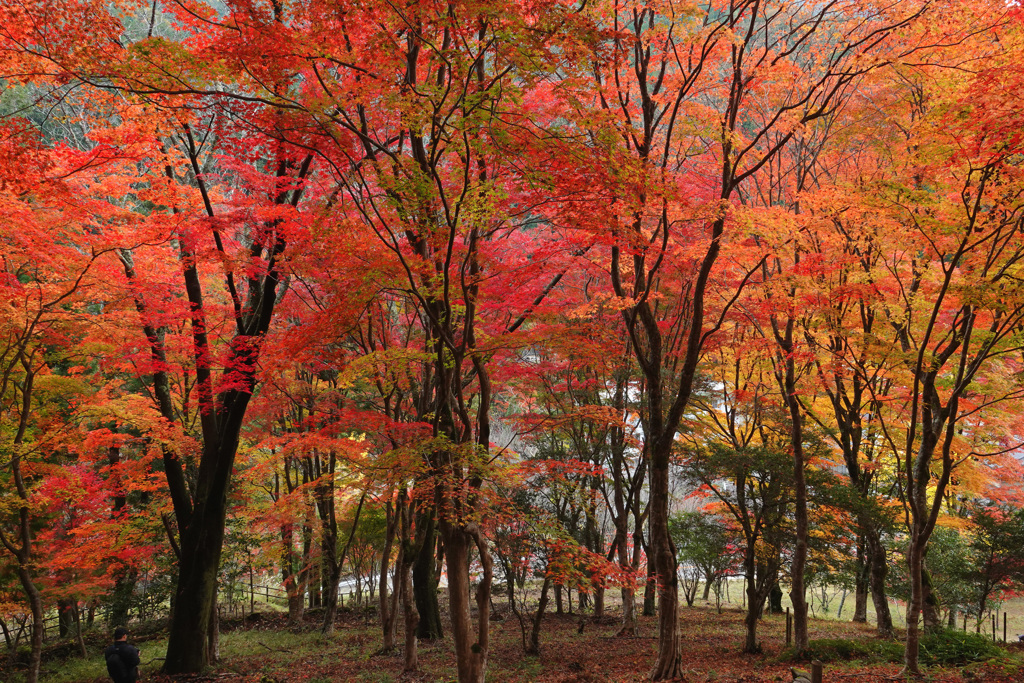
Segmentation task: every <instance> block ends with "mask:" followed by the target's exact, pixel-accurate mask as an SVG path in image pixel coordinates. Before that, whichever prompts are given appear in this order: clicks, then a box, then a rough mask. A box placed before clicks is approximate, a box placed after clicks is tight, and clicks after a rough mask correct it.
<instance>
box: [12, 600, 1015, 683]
mask: <svg viewBox="0 0 1024 683" xmlns="http://www.w3.org/2000/svg"><path fill="white" fill-rule="evenodd" d="M503 607H504V605H502V604H498V605H496V609H495V611H496V612H497V613H498V614H499V615H505V616H506V618H504V619H503V620H499V621H493V622H492V624H491V627H492V629H491V652H490V657H489V666H488V677H487V678H488V680H489V681H494V682H496V683H526V682H529V681H538V682H545V683H619V682H623V683H625V682H632V681H643V680H646V674H647V672H648V671H649V668H650V667H651V665H652V664H653V661H654V656H655V651H656V646H657V640H656V637H655V636H656V630H657V622H656V620H655V618H653V617H642V618H641V619H640V636H639V637H637V638H622V637H616V635H615V634H616V632H617V630H618V622H617V619H616V615H615V613H614V612H613V613H612V614H610V615H609V616H607V617H606V618H605V619H604V620H602V621H600V622H596V621H594V620H593V619H589V618H588V619H587V620H586V621H585V624H584V629H583V632H582V633H580V632H579V624H580V618H579V616H578V615H571V614H563V615H558V614H550V615H548V616H546V617H545V619H544V623H543V629H542V632H541V639H540V640H541V655H540V656H539V657H526V656H524V655H523V650H522V644H521V631H520V626H519V622H518V620H517V619H516V618H515V617H514V616H511V615H509V614H507V610H506V609H503ZM315 616H316V615H315V614H314V615H310V617H309V619H308V621H307V622H306V624H305V625H304V627H303V628H301V629H292V630H289V629H288V627H287V624H286V623H285V617H284V615H282V614H279V613H260V612H257V613H256V614H255V615H247V616H246V617H245V618H233V619H224V620H223V621H222V624H221V625H222V631H223V633H222V635H221V640H220V653H221V662H220V664H219V665H218V667H217V668H216V670H215V671H214V672H211V674H210V675H208V676H204V677H195V678H191V679H178V680H191V681H217V682H223V683H286V682H290V681H296V682H300V681H301V682H306V683H327V682H334V681H341V682H348V681H352V682H366V683H369V682H376V683H385V682H394V683H397V682H400V681H408V682H409V683H448V682H449V681H454V680H455V677H456V672H455V655H454V652H453V649H452V642H451V639H450V638H448V639H444V640H441V641H438V642H435V643H424V644H422V645H421V646H420V653H419V654H420V672H419V673H418V674H415V675H409V674H404V675H403V674H402V656H401V654H400V653H394V654H387V655H383V654H380V653H379V652H378V650H379V648H380V643H381V634H380V628H379V626H377V625H376V620H375V618H373V617H372V616H368V615H366V616H364V615H360V614H357V613H355V612H352V611H347V610H343V611H342V612H341V614H340V615H339V620H338V624H337V630H336V632H335V633H334V634H333V635H330V636H323V635H321V634H320V633H319V629H318V626H319V624H318V622H317V621H316V619H315ZM681 624H682V630H683V634H682V637H683V666H684V669H685V672H686V673H685V678H684V679H683V680H685V681H690V682H697V681H700V682H704V681H708V682H712V681H714V682H720V683H725V682H726V681H730V682H737V683H738V682H740V681H742V682H744V683H748V682H749V683H753V682H757V681H790V680H792V676H791V674H790V667H791V666H793V664H792V663H790V662H788V661H786V658H785V616H784V615H783V616H781V617H779V616H767V617H765V619H764V620H763V621H762V622H761V623H760V624H759V628H758V633H759V639H760V642H761V645H762V650H763V652H762V653H761V654H758V655H745V654H742V653H741V651H740V650H741V648H742V643H743V614H742V612H741V611H740V610H739V609H737V608H735V607H732V606H729V607H728V608H723V610H722V612H721V613H718V611H717V610H716V609H715V608H714V606H710V607H708V606H701V607H693V608H686V607H684V608H683V609H682V612H681ZM810 630H811V639H812V640H814V639H821V638H835V639H845V640H847V641H851V642H854V643H858V644H860V645H862V646H867V647H872V646H874V645H878V644H879V641H877V640H876V639H875V638H874V633H873V629H872V627H871V626H869V625H863V624H852V623H849V622H847V621H833V620H823V619H812V620H811V622H810ZM88 636H89V637H88V638H87V642H88V645H89V650H90V657H89V658H87V659H84V660H83V659H80V658H78V657H76V656H74V652H75V648H74V647H73V645H72V644H70V643H67V644H64V645H63V646H52V647H50V648H48V650H47V654H46V656H45V657H44V662H43V675H42V678H41V681H42V683H86V682H88V683H100V682H101V681H109V679H108V678H106V676H105V667H104V664H103V660H102V656H101V654H100V652H101V650H102V648H103V646H105V645H106V641H105V638H106V636H105V635H104V634H103V633H102V632H100V631H96V632H94V633H90V634H88ZM398 639H399V641H401V639H402V636H401V633H399V636H398ZM133 640H134V642H135V643H136V645H138V647H139V648H140V650H141V651H142V661H143V666H142V667H141V670H142V680H144V681H153V682H154V683H157V682H161V683H169V682H170V681H171V680H172V679H170V678H165V677H162V676H159V675H158V671H159V668H160V664H161V659H160V658H161V657H162V656H163V654H164V650H165V647H166V640H165V639H164V636H163V634H162V633H161V632H160V630H159V628H158V627H156V626H154V627H152V628H150V629H141V628H140V629H138V630H137V632H136V633H135V634H133ZM884 645H885V644H884ZM887 645H888V646H890V647H889V649H890V650H891V649H892V647H897V649H898V646H895V645H894V644H887ZM1002 648H1003V649H1002V654H1001V655H1000V656H999V657H997V658H996V659H995V660H992V661H989V662H987V663H984V664H972V665H969V666H966V667H955V668H940V667H934V668H930V669H928V670H927V676H926V679H925V680H927V681H932V682H935V683H940V682H942V683H975V682H977V681H987V682H991V683H996V682H1016V683H1021V682H1024V645H1021V644H1018V643H1014V644H1011V645H1007V646H1002ZM796 666H798V667H800V668H808V665H807V664H797V665H796ZM900 668H901V667H900V666H899V665H898V664H896V663H879V662H878V661H877V660H875V661H869V660H864V659H861V660H853V661H828V662H826V664H825V669H824V670H825V675H824V680H825V681H826V682H833V683H838V682H840V681H844V682H845V681H853V682H856V681H864V682H873V681H879V682H881V681H895V680H902V677H901V676H900V675H899V672H900ZM0 679H3V680H5V681H10V682H11V683H15V682H16V681H18V680H19V677H18V674H17V673H15V672H13V671H11V670H9V669H8V670H7V671H6V672H5V671H4V670H3V668H0Z"/></svg>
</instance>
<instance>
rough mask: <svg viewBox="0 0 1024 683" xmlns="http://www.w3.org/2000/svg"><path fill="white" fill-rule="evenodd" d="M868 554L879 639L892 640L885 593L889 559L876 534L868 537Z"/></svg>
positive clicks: (890, 618)
mask: <svg viewBox="0 0 1024 683" xmlns="http://www.w3.org/2000/svg"><path fill="white" fill-rule="evenodd" d="M868 554H869V556H870V562H869V564H870V567H871V576H870V580H871V601H872V604H874V606H875V623H876V632H877V633H878V637H879V638H892V637H893V635H894V631H893V627H892V612H891V611H890V610H889V599H888V598H887V597H886V593H885V579H886V577H887V576H888V574H889V558H888V557H887V555H886V552H885V547H884V546H883V545H882V542H881V539H880V538H878V536H877V535H876V534H869V535H868Z"/></svg>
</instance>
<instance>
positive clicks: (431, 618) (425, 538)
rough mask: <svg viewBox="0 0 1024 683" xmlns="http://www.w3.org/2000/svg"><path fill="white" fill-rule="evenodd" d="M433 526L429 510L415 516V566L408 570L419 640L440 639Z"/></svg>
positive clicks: (434, 529)
mask: <svg viewBox="0 0 1024 683" xmlns="http://www.w3.org/2000/svg"><path fill="white" fill-rule="evenodd" d="M437 540H438V539H437V522H436V521H435V519H434V511H433V510H426V511H424V510H419V513H418V514H417V516H416V545H417V546H418V547H419V552H418V553H417V554H416V563H415V564H414V565H413V568H412V582H413V583H412V585H413V591H414V593H415V597H416V611H417V612H418V613H419V622H418V625H417V627H416V635H417V637H419V638H420V639H422V640H437V639H439V638H443V637H444V630H443V629H442V628H441V607H440V604H439V603H438V600H437V576H436V570H435V567H436V562H437Z"/></svg>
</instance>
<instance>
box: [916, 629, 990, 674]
mask: <svg viewBox="0 0 1024 683" xmlns="http://www.w3.org/2000/svg"><path fill="white" fill-rule="evenodd" d="M1002 654H1003V651H1002V649H1001V648H1000V647H999V646H998V645H996V644H995V643H993V642H992V641H991V640H990V639H989V638H988V637H986V636H983V635H981V634H978V633H965V632H963V631H954V630H945V631H938V632H936V633H929V634H927V635H925V636H922V637H921V663H922V664H927V665H930V666H931V665H940V666H955V665H959V664H970V663H971V662H983V661H986V660H989V659H995V658H997V657H1000V656H1001V655H1002Z"/></svg>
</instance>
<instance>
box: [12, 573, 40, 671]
mask: <svg viewBox="0 0 1024 683" xmlns="http://www.w3.org/2000/svg"><path fill="white" fill-rule="evenodd" d="M20 559H21V558H19V560H20ZM18 579H19V580H20V581H21V587H22V589H24V591H25V596H26V597H27V598H28V604H29V609H30V610H31V611H32V630H31V631H30V632H29V648H30V655H29V663H28V671H27V672H26V674H25V683H38V681H39V666H40V664H41V663H42V659H43V629H44V625H43V596H42V595H41V594H40V593H39V589H38V588H36V585H35V583H34V582H33V581H32V576H31V574H29V571H28V567H27V566H26V564H24V563H21V562H19V566H18Z"/></svg>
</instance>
